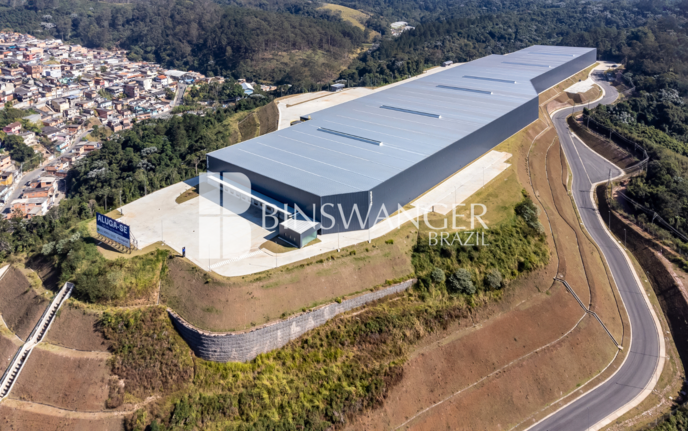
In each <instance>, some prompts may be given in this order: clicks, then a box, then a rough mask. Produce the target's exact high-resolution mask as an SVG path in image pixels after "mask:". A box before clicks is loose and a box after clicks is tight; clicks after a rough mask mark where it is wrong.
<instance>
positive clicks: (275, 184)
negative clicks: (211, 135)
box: [207, 155, 320, 218]
mask: <svg viewBox="0 0 688 431" xmlns="http://www.w3.org/2000/svg"><path fill="white" fill-rule="evenodd" d="M207 162H208V171H209V172H240V173H243V174H244V175H246V176H247V177H248V179H249V180H251V189H252V190H255V191H257V192H259V193H262V194H264V195H265V196H268V197H271V198H273V199H276V200H278V201H280V202H284V203H286V204H288V205H289V206H294V204H296V205H298V206H299V208H300V209H301V211H303V212H304V213H305V214H306V215H307V216H308V217H309V218H312V217H313V214H314V213H313V211H314V208H315V211H316V215H317V211H318V208H320V196H316V195H314V194H311V193H308V192H305V191H303V190H299V189H297V188H294V187H291V186H290V185H288V184H284V183H282V182H280V181H276V180H274V179H272V178H268V177H266V176H264V175H260V174H257V173H255V172H253V171H250V170H248V169H245V168H242V167H240V166H236V165H234V164H232V163H229V162H226V161H223V160H221V159H218V158H216V157H213V156H210V155H208V156H207ZM316 218H317V217H316Z"/></svg>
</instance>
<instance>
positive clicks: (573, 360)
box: [406, 317, 616, 430]
mask: <svg viewBox="0 0 688 431" xmlns="http://www.w3.org/2000/svg"><path fill="white" fill-rule="evenodd" d="M591 344H593V345H597V346H600V347H601V349H589V346H590V345H591ZM615 351H616V349H615V347H614V345H613V344H611V343H610V342H609V338H607V334H606V333H605V332H604V330H603V329H602V328H601V327H600V326H599V325H598V324H597V322H596V321H595V320H593V319H591V318H589V317H586V318H585V319H583V321H582V322H581V325H580V326H579V327H578V328H576V329H575V330H574V331H573V332H572V333H571V334H570V335H568V336H567V337H566V338H564V339H563V340H561V341H560V342H557V343H555V344H553V345H551V346H549V347H546V348H545V349H543V350H541V351H539V352H537V353H535V354H532V355H530V356H528V357H527V358H524V359H523V360H521V361H518V362H516V363H514V364H513V365H511V366H510V367H508V368H506V369H505V370H504V371H500V372H499V373H496V374H495V375H494V376H493V377H492V378H490V379H486V380H485V381H483V382H481V384H478V385H476V386H474V387H473V388H471V390H467V391H464V392H461V393H459V394H457V395H456V396H453V397H451V398H449V399H448V400H447V401H445V402H443V403H441V404H440V405H438V406H437V407H435V408H433V409H432V410H431V411H429V412H428V413H426V414H423V415H420V416H419V417H417V418H416V419H415V420H414V421H412V422H411V423H410V424H409V426H408V427H407V428H406V429H413V430H437V429H456V427H457V424H460V429H467V430H499V429H510V428H511V427H512V426H514V425H516V423H515V421H514V418H519V417H524V416H525V415H527V414H528V413H530V412H532V411H537V410H538V409H539V408H541V407H542V406H544V405H546V404H547V403H549V402H551V401H552V400H555V399H557V398H559V397H561V396H562V395H564V394H565V393H567V392H568V391H570V390H571V389H572V387H573V389H575V387H576V385H577V383H576V382H578V383H582V382H584V381H586V380H588V379H590V378H591V377H592V376H593V375H594V374H597V373H599V372H600V371H602V369H603V368H604V367H605V366H606V365H607V363H608V362H609V357H610V356H613V354H614V353H615ZM563 364H566V366H563ZM446 372H447V373H450V372H451V370H446ZM570 382H574V384H573V386H572V385H571V383H570ZM450 395H451V394H450ZM581 420H582V421H583V423H584V419H581Z"/></svg>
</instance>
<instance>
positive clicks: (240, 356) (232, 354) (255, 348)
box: [167, 279, 416, 362]
mask: <svg viewBox="0 0 688 431" xmlns="http://www.w3.org/2000/svg"><path fill="white" fill-rule="evenodd" d="M415 282H416V280H415V279H411V280H407V281H404V282H403V283H399V284H395V285H393V286H389V287H386V288H383V289H380V290H376V291H374V292H370V293H366V294H364V295H359V296H357V297H355V298H351V299H346V300H344V301H342V302H341V304H338V303H336V302H334V303H332V304H328V305H326V306H323V307H320V308H317V309H315V310H312V311H308V312H305V313H302V314H299V315H297V316H294V317H291V318H289V319H286V320H282V321H279V322H275V323H271V324H268V325H266V326H263V327H260V328H257V329H254V330H251V331H250V332H243V333H232V332H227V333H218V332H208V331H203V330H200V329H198V328H195V327H194V326H193V325H191V324H190V323H188V322H187V321H185V320H184V319H182V318H181V317H180V316H179V315H177V314H176V313H175V312H174V311H172V310H170V309H168V310H167V312H168V313H169V315H170V318H171V319H172V323H173V324H174V327H175V328H176V329H177V331H178V332H179V334H180V335H181V336H182V338H184V340H185V341H186V342H187V343H188V344H189V346H190V347H191V349H192V350H193V351H194V353H195V354H196V356H198V357H200V358H203V359H206V360H208V361H215V362H230V361H238V362H247V361H250V360H252V359H254V358H255V357H256V356H258V355H260V354H261V353H267V352H269V351H271V350H275V349H278V348H280V347H282V346H284V345H286V344H287V343H288V342H290V341H292V340H295V339H296V338H298V337H300V336H301V335H303V334H305V333H306V332H308V331H310V330H311V329H313V328H317V327H318V326H320V325H322V324H324V323H326V322H327V321H328V320H330V319H332V318H333V317H335V316H336V315H338V314H341V313H344V312H347V311H349V310H353V309H354V308H358V307H360V306H362V305H365V304H367V303H370V302H373V301H376V300H378V299H381V298H384V297H385V296H389V295H393V294H395V293H399V292H403V291H404V290H406V289H408V288H409V287H411V286H412V285H413V284H414V283H415Z"/></svg>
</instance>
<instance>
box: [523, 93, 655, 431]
mask: <svg viewBox="0 0 688 431" xmlns="http://www.w3.org/2000/svg"><path fill="white" fill-rule="evenodd" d="M598 83H599V84H600V85H602V86H603V87H604V89H605V92H606V94H605V96H604V98H603V99H602V100H601V101H600V102H598V103H602V104H609V103H611V102H613V101H614V100H616V98H617V97H618V93H617V91H616V89H614V88H613V87H611V86H610V85H608V84H606V83H604V82H598ZM596 104H597V103H596ZM596 104H591V106H594V105H596ZM582 109H583V108H582V107H579V108H575V110H576V111H580V110H582ZM569 114H571V110H570V109H566V110H564V111H559V112H557V113H556V114H555V115H554V116H553V118H552V119H553V121H554V125H555V127H556V129H557V133H558V134H559V138H560V140H561V143H562V145H563V148H564V153H565V154H566V158H567V159H568V162H569V165H570V166H571V169H572V171H573V186H572V189H573V196H574V199H575V201H576V205H577V206H578V209H579V211H580V215H581V218H582V220H583V224H584V225H585V228H586V229H587V230H588V232H590V234H591V235H592V237H593V239H594V240H595V242H596V243H597V244H598V245H599V247H600V249H601V250H602V253H604V256H605V257H606V259H607V262H608V263H609V267H610V269H611V272H612V274H613V276H614V280H615V281H616V285H617V286H618V288H619V291H620V293H621V297H622V298H623V302H624V305H625V306H626V311H627V312H628V317H629V319H630V323H631V343H630V346H624V349H626V350H629V349H630V351H629V352H628V357H627V358H626V361H625V362H624V363H623V365H622V367H621V368H620V369H619V370H618V371H617V372H616V374H614V376H613V377H612V378H611V379H609V380H608V381H607V382H605V383H604V384H602V385H601V386H599V387H597V388H596V389H594V390H593V391H591V392H590V393H588V394H586V395H584V396H583V397H581V398H579V399H578V400H576V401H574V402H573V403H571V404H569V405H568V406H566V407H564V408H562V409H561V410H559V411H557V412H556V413H554V414H553V415H551V416H549V417H548V418H546V419H545V420H543V421H542V422H540V423H538V424H536V425H534V426H533V427H531V428H530V429H531V430H543V431H544V430H550V431H554V430H556V431H579V430H586V429H588V428H590V427H593V426H594V425H595V424H596V423H598V422H600V421H602V420H604V419H605V418H607V417H608V416H609V415H611V414H612V413H614V412H615V411H616V410H618V409H619V408H621V407H623V406H624V405H625V404H626V403H628V402H629V401H631V400H632V399H633V398H634V397H635V396H637V395H638V394H639V393H640V392H642V391H643V389H645V388H646V386H647V385H648V383H650V380H651V379H652V375H653V374H654V371H655V369H656V367H657V366H658V364H659V351H660V350H659V349H660V343H659V334H658V330H657V328H656V326H655V321H654V319H653V318H652V314H651V312H650V309H649V306H648V304H647V301H646V300H645V299H644V298H643V293H642V286H640V285H639V284H638V282H637V281H636V279H635V277H634V276H633V272H632V270H631V268H630V265H629V263H628V262H627V260H626V258H625V257H624V255H623V253H622V251H621V248H620V247H619V244H618V243H616V241H615V240H613V239H612V238H611V237H610V236H609V235H608V234H607V233H606V232H605V227H604V226H603V223H602V221H601V220H600V217H599V216H598V214H597V209H596V206H595V204H594V202H593V201H592V195H591V193H590V191H591V190H592V188H593V184H594V183H596V182H600V181H605V180H607V178H608V177H609V175H610V173H611V176H612V177H615V176H617V175H619V174H620V173H621V170H619V168H617V167H616V166H614V165H613V164H611V163H610V162H608V161H607V160H606V159H604V158H602V157H601V156H599V155H598V154H597V153H595V152H593V151H592V150H591V149H589V148H588V147H587V146H585V145H584V144H582V143H581V142H580V141H578V140H577V139H576V140H573V139H572V138H571V135H570V133H569V131H568V128H567V125H566V116H567V115H569ZM574 141H575V142H574ZM600 215H601V216H602V217H604V216H606V214H600ZM639 276H643V275H642V274H639ZM626 330H628V329H627V328H626Z"/></svg>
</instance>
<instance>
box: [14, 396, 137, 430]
mask: <svg viewBox="0 0 688 431" xmlns="http://www.w3.org/2000/svg"><path fill="white" fill-rule="evenodd" d="M17 404H20V403H18V402H16V401H14V400H11V399H8V400H5V401H4V402H3V403H2V404H0V431H29V430H30V431H94V430H98V431H121V430H123V429H124V420H123V417H122V416H114V415H108V416H101V415H97V414H95V415H79V414H73V413H71V412H64V411H57V410H55V409H51V408H49V407H45V406H41V405H39V404H27V403H21V405H17Z"/></svg>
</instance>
